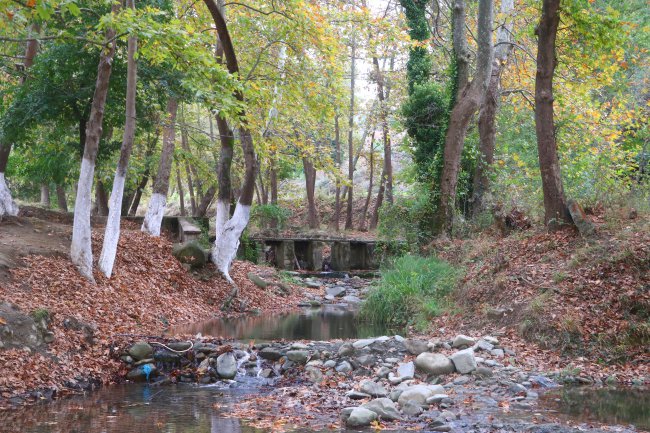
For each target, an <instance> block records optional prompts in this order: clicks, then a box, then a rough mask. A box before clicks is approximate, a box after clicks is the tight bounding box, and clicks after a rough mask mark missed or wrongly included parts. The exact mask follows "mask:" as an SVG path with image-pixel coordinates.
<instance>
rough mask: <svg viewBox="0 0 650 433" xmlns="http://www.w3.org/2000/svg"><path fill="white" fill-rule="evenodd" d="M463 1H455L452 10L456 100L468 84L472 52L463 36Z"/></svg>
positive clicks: (464, 20) (464, 16)
mask: <svg viewBox="0 0 650 433" xmlns="http://www.w3.org/2000/svg"><path fill="white" fill-rule="evenodd" d="M466 21H467V18H466V14H465V0H455V2H454V6H453V9H452V23H451V27H452V38H453V50H454V61H455V62H456V87H457V88H456V98H458V99H460V97H461V95H462V93H463V91H464V90H465V86H467V83H469V66H470V61H471V60H472V52H471V51H470V50H469V47H468V46H467V35H466V34H465V22H466Z"/></svg>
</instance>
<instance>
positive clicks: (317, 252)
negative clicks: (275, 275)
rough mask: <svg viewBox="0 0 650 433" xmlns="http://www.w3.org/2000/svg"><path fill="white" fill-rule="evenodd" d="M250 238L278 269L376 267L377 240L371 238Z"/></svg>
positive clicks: (317, 269)
mask: <svg viewBox="0 0 650 433" xmlns="http://www.w3.org/2000/svg"><path fill="white" fill-rule="evenodd" d="M251 240H252V241H254V242H256V243H258V244H259V245H260V246H261V247H262V248H261V250H262V251H263V254H264V260H265V261H266V262H267V263H269V264H271V265H273V266H275V267H276V268H278V269H287V270H298V269H300V270H311V271H320V270H323V269H324V268H328V270H333V271H349V270H354V269H377V268H378V267H379V260H378V258H377V257H376V254H375V252H376V241H372V240H362V239H321V238H318V239H310V238H302V237H287V238H281V237H261V236H252V237H251ZM327 250H329V251H330V255H329V258H328V257H326V251H327ZM324 265H325V266H324Z"/></svg>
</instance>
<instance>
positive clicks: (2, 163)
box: [0, 24, 40, 218]
mask: <svg viewBox="0 0 650 433" xmlns="http://www.w3.org/2000/svg"><path fill="white" fill-rule="evenodd" d="M39 31H40V26H39V25H38V24H33V25H32V32H33V33H38V32H39ZM37 51H38V40H37V39H30V40H28V41H27V48H26V50H25V58H24V61H23V71H26V70H27V69H29V68H30V67H31V66H32V64H33V63H34V57H35V56H36V52H37ZM26 80H27V74H25V75H24V76H23V77H22V79H21V83H24V82H25V81H26ZM10 153H11V143H2V142H0V218H2V217H3V216H4V215H10V216H16V215H18V210H19V209H18V205H17V204H16V202H14V200H13V197H12V196H11V191H10V190H9V187H8V186H7V182H6V179H5V172H6V171H7V163H8V162H9V154H10Z"/></svg>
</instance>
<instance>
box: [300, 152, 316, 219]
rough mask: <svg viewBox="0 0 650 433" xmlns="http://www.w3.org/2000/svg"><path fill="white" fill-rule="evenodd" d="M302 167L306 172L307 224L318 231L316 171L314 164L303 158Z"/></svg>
mask: <svg viewBox="0 0 650 433" xmlns="http://www.w3.org/2000/svg"><path fill="white" fill-rule="evenodd" d="M302 166H303V168H304V171H305V189H306V190H307V224H308V225H309V228H310V229H317V228H318V227H320V224H319V222H318V210H317V209H316V197H315V189H316V169H315V168H314V164H313V162H312V161H311V160H310V159H309V158H308V157H305V156H303V158H302Z"/></svg>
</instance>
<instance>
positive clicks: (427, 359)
mask: <svg viewBox="0 0 650 433" xmlns="http://www.w3.org/2000/svg"><path fill="white" fill-rule="evenodd" d="M415 367H416V368H417V369H418V370H421V371H423V372H425V373H428V374H435V375H442V374H450V373H453V372H454V370H455V368H454V364H453V362H451V360H450V359H449V358H447V357H446V356H445V355H442V354H440V353H430V352H424V353H421V354H419V355H418V357H417V358H415Z"/></svg>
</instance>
